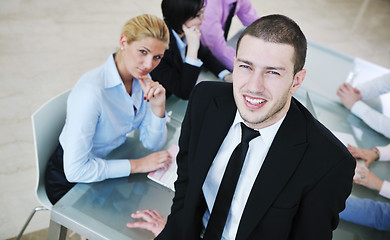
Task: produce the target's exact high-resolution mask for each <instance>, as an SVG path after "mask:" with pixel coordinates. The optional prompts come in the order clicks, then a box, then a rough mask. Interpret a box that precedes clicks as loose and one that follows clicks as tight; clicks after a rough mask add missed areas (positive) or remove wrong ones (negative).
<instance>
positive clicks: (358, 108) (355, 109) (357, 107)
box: [351, 101, 367, 117]
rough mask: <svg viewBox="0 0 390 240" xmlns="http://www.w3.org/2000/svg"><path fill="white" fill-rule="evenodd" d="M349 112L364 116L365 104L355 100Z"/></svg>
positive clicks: (365, 111)
mask: <svg viewBox="0 0 390 240" xmlns="http://www.w3.org/2000/svg"><path fill="white" fill-rule="evenodd" d="M351 112H352V113H353V114H355V115H356V116H358V117H360V116H364V114H366V113H367V105H366V104H365V103H364V102H362V101H357V102H355V104H353V106H352V108H351Z"/></svg>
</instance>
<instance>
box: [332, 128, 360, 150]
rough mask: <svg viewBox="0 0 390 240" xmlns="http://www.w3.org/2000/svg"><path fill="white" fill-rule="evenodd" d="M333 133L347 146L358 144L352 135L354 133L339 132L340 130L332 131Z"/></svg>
mask: <svg viewBox="0 0 390 240" xmlns="http://www.w3.org/2000/svg"><path fill="white" fill-rule="evenodd" d="M332 133H333V134H334V135H335V136H336V137H337V138H338V139H339V140H340V142H342V143H343V144H344V145H345V146H348V144H349V145H352V146H355V147H356V146H357V144H356V141H355V138H354V137H353V136H352V134H348V133H343V132H338V131H332Z"/></svg>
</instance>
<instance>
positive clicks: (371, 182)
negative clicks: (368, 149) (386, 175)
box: [353, 164, 383, 192]
mask: <svg viewBox="0 0 390 240" xmlns="http://www.w3.org/2000/svg"><path fill="white" fill-rule="evenodd" d="M355 172H356V173H357V174H358V175H360V176H362V177H358V176H355V177H353V182H354V183H357V184H360V185H362V186H365V187H368V188H370V189H374V190H377V191H378V192H379V191H380V190H381V188H382V185H383V181H382V180H381V179H380V178H378V177H377V176H376V175H375V174H374V173H373V172H371V171H370V170H368V169H367V168H364V167H362V166H359V165H358V164H356V169H355Z"/></svg>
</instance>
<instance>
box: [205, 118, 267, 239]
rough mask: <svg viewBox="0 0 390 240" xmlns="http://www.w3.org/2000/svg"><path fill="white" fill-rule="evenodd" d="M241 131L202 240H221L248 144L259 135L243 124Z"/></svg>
mask: <svg viewBox="0 0 390 240" xmlns="http://www.w3.org/2000/svg"><path fill="white" fill-rule="evenodd" d="M241 130H242V134H241V135H242V137H241V142H240V144H238V145H237V147H236V148H235V149H234V151H233V153H232V155H231V156H230V159H229V162H228V164H227V167H226V170H225V173H224V174H223V177H222V181H221V185H220V186H219V189H218V193H217V197H216V198H215V202H214V207H213V210H212V211H211V215H210V218H209V222H208V224H207V227H206V230H205V233H204V236H203V239H204V240H216V239H221V236H222V232H223V229H224V227H225V223H226V219H227V216H228V214H229V210H230V205H231V203H232V199H233V195H234V191H235V190H236V185H237V181H238V179H239V177H240V174H241V169H242V165H243V164H244V160H245V157H246V153H247V151H248V147H249V142H250V141H251V140H252V139H253V138H255V137H257V136H259V135H260V133H259V132H258V131H255V130H253V129H251V128H249V127H247V126H246V125H245V124H244V123H241Z"/></svg>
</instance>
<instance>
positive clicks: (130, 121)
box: [60, 54, 167, 182]
mask: <svg viewBox="0 0 390 240" xmlns="http://www.w3.org/2000/svg"><path fill="white" fill-rule="evenodd" d="M137 128H138V129H139V135H140V141H141V142H142V143H143V145H144V147H145V148H148V149H150V150H153V151H155V150H158V149H160V148H161V147H162V146H163V145H164V143H165V140H166V137H167V128H166V119H165V118H159V117H157V116H155V115H154V114H153V112H152V108H151V105H150V103H148V102H147V101H145V100H143V91H142V88H141V85H140V84H139V82H138V80H137V79H134V80H133V85H132V95H131V96H130V95H129V94H128V93H127V91H126V88H125V86H124V84H123V82H122V79H121V77H120V76H119V73H118V70H117V68H116V64H115V61H114V54H112V55H110V57H109V58H108V59H107V61H106V62H105V63H104V65H102V66H101V67H99V68H96V69H94V70H92V71H89V72H87V73H86V74H84V75H83V76H82V77H81V78H80V80H79V81H78V82H77V84H76V85H75V87H74V88H73V89H72V91H71V93H70V95H69V98H68V105H67V115H66V123H65V126H64V128H63V130H62V133H61V135H60V143H61V146H62V147H63V149H64V171H65V175H66V177H67V179H68V181H70V182H96V181H102V180H104V179H107V178H117V177H124V176H128V175H129V174H130V172H131V166H130V162H129V160H128V159H115V160H114V159H108V160H106V159H103V158H104V157H105V156H107V154H108V153H110V152H111V151H112V150H113V149H115V148H117V147H118V146H120V145H121V144H123V143H124V142H125V140H126V134H127V133H129V132H131V131H133V130H134V129H137Z"/></svg>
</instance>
